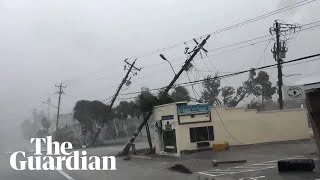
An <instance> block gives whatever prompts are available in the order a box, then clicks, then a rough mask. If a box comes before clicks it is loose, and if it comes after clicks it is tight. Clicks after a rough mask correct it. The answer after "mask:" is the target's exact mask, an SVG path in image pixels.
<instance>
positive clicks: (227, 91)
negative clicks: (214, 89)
mask: <svg viewBox="0 0 320 180" xmlns="http://www.w3.org/2000/svg"><path fill="white" fill-rule="evenodd" d="M234 93H235V89H234V88H233V87H231V86H225V87H223V88H221V96H222V98H223V99H222V102H223V105H225V106H229V105H230V102H231V100H232V96H233V95H234Z"/></svg>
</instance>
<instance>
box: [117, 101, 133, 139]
mask: <svg viewBox="0 0 320 180" xmlns="http://www.w3.org/2000/svg"><path fill="white" fill-rule="evenodd" d="M134 107H135V104H134V103H133V102H132V101H131V102H127V101H120V103H119V105H118V106H117V107H116V108H115V110H114V111H115V114H116V117H117V118H118V119H119V120H121V122H122V126H123V128H124V131H125V134H126V135H128V132H127V119H128V117H129V116H131V117H133V116H134V115H135V112H134V110H133V109H134Z"/></svg>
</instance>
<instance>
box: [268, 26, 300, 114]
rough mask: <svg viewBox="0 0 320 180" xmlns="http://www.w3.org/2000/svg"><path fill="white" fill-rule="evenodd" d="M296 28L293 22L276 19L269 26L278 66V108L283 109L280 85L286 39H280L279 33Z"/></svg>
mask: <svg viewBox="0 0 320 180" xmlns="http://www.w3.org/2000/svg"><path fill="white" fill-rule="evenodd" d="M296 28H299V27H298V26H296V25H293V24H285V23H279V22H278V21H277V20H276V21H275V22H274V24H273V27H272V28H270V30H269V31H270V33H271V34H275V36H276V42H275V43H274V46H273V49H272V50H271V52H272V53H273V57H274V59H275V60H276V61H277V68H278V83H277V85H278V94H279V109H280V110H283V97H282V86H283V80H282V77H283V74H282V63H283V60H282V59H283V58H286V52H287V50H288V48H287V47H286V41H285V40H283V41H281V39H280V35H283V34H286V33H287V32H288V31H294V32H295V30H296Z"/></svg>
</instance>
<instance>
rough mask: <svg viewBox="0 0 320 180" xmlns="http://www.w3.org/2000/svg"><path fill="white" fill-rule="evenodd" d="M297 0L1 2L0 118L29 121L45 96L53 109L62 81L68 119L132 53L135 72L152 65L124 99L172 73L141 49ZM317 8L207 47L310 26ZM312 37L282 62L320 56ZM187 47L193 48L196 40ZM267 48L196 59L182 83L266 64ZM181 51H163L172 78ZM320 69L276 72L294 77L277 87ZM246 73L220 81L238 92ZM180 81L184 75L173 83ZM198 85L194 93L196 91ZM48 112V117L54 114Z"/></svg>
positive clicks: (309, 66)
mask: <svg viewBox="0 0 320 180" xmlns="http://www.w3.org/2000/svg"><path fill="white" fill-rule="evenodd" d="M297 1H299V0H264V1H262V0H260V1H257V0H241V1H239V0H229V1H225V0H215V1H213V0H203V1H191V0H175V1H173V0H161V1H159V0H158V1H156V0H135V1H132V0H122V1H115V0H113V1H111V0H104V1H103V0H90V1H80V0H68V1H66V0H54V1H53V0H51V1H50V0H0V27H1V28H0V115H1V116H0V121H1V123H4V122H8V121H10V122H20V121H22V120H24V119H28V118H29V119H31V118H32V109H33V108H37V109H38V111H40V110H41V109H43V110H46V109H45V108H46V106H45V105H43V104H41V102H42V101H45V100H46V99H47V98H51V100H52V104H54V105H57V94H54V93H55V92H56V91H57V88H55V84H59V83H60V82H63V83H64V85H66V86H67V88H66V89H65V90H64V91H65V93H66V94H65V95H63V97H62V102H61V111H62V113H69V112H71V111H72V108H73V106H74V104H75V102H76V101H77V100H81V99H87V100H102V99H105V98H107V97H109V96H112V95H113V93H114V92H115V90H116V88H117V86H118V84H119V83H120V81H121V79H122V78H123V76H124V74H125V71H124V70H123V66H124V63H123V60H124V59H125V58H127V57H133V56H136V55H138V57H139V58H138V60H137V62H136V66H137V67H145V66H150V65H155V64H160V65H155V66H151V67H149V68H147V67H146V68H143V69H142V70H141V72H139V73H138V75H137V76H134V77H132V80H131V81H132V85H131V86H130V87H125V88H124V90H123V91H122V93H127V92H133V91H139V90H140V88H141V87H142V86H147V87H150V88H158V87H163V86H165V85H167V84H168V83H169V82H170V80H171V78H172V77H173V73H172V71H171V69H170V66H169V65H168V64H167V63H165V62H164V61H163V60H161V59H160V57H159V53H156V54H154V55H150V56H142V55H144V53H145V52H149V51H151V50H156V49H161V48H164V47H168V46H170V45H173V44H176V43H181V42H184V41H187V40H190V39H192V38H193V37H199V36H201V35H205V34H207V33H210V32H213V31H215V30H219V29H221V28H224V27H227V26H230V25H232V24H236V23H239V22H241V21H244V20H246V19H250V18H253V17H256V16H259V15H261V14H264V13H268V12H270V11H273V10H276V9H279V8H281V7H284V6H287V5H290V4H293V3H295V2H297ZM319 8H320V2H318V1H316V2H314V3H311V4H307V5H305V6H302V7H299V8H297V9H293V10H290V11H286V12H284V13H281V14H278V15H275V16H272V17H269V18H265V19H263V20H260V21H257V22H254V23H251V24H248V25H245V26H242V27H240V28H235V29H233V30H230V31H226V32H224V33H220V34H217V35H213V36H212V37H211V38H210V40H209V41H208V43H207V45H206V48H207V49H209V50H211V49H214V48H218V47H222V46H226V45H229V44H233V43H236V42H239V41H244V40H247V39H251V38H255V37H259V36H263V35H267V34H268V33H269V27H271V26H272V24H273V21H274V20H275V19H280V20H283V21H285V22H287V23H299V24H306V23H310V22H314V21H318V20H320V19H319V17H320V16H319V15H320V12H319ZM319 32H320V30H319V29H315V30H308V31H304V32H301V33H299V34H297V35H296V36H295V37H294V38H293V39H292V40H290V41H289V51H288V53H287V59H288V60H290V59H294V58H298V57H302V56H306V55H311V54H316V53H319V47H320V36H319ZM187 45H188V46H189V47H191V48H193V46H194V43H188V44H187ZM267 45H269V46H268V47H267V49H266V51H265V53H263V52H264V49H265V48H266V46H267ZM272 45H273V41H271V42H270V44H268V42H263V43H259V44H256V45H252V46H250V47H247V48H243V49H239V50H237V51H231V52H228V53H224V54H220V55H216V56H210V57H209V58H204V59H201V58H200V57H199V56H198V58H196V60H195V61H194V65H195V66H196V67H197V68H198V70H200V72H199V71H192V72H191V73H190V78H191V80H195V79H199V78H203V76H206V75H209V74H214V73H215V72H217V71H219V72H220V73H223V72H235V71H239V70H245V69H248V68H251V67H257V65H260V66H262V65H268V64H272V63H274V60H273V59H272V54H271V52H270V49H271V47H272ZM184 47H185V46H184V45H183V46H178V47H177V48H173V49H170V50H168V51H164V52H161V53H163V54H164V55H165V56H166V57H167V58H168V59H170V60H175V61H173V62H172V63H173V65H174V68H175V70H176V71H178V70H179V68H180V67H181V63H183V62H184V60H185V59H184V57H185V55H184V54H183V51H184ZM237 47H239V46H237ZM224 50H228V49H224ZM224 50H221V51H220V52H222V51H224ZM217 53H218V52H217ZM212 54H214V53H209V55H212ZM261 57H262V58H261ZM179 58H182V59H179ZM260 58H261V60H260ZM176 59H178V60H176ZM133 60H134V59H129V61H130V62H132V61H133ZM259 61H260V63H259V64H258V62H259ZM319 69H320V63H319V62H318V61H315V62H310V63H306V64H300V65H296V66H288V67H284V74H302V75H300V76H296V77H290V78H285V84H289V85H290V84H293V83H295V81H296V80H297V78H300V77H302V76H313V74H315V73H316V72H317V71H319ZM208 71H211V72H208ZM268 73H269V74H270V75H271V77H272V81H273V82H275V81H276V79H275V78H276V71H275V70H274V69H271V70H268ZM245 76H247V75H244V76H238V77H234V78H230V79H226V80H223V81H222V83H223V84H224V85H232V86H235V87H236V86H237V85H239V84H240V83H241V81H242V80H243V79H245ZM186 81H188V79H187V76H186V75H185V74H183V75H182V77H181V78H180V79H179V82H186ZM200 87H201V86H197V87H196V89H197V91H198V93H200V90H201V89H200ZM126 97H132V95H131V96H126ZM119 98H124V97H119ZM51 113H56V111H55V109H54V108H51Z"/></svg>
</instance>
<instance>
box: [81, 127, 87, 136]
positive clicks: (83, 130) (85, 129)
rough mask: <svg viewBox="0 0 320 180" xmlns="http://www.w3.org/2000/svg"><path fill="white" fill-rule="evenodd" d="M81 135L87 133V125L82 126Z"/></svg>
mask: <svg viewBox="0 0 320 180" xmlns="http://www.w3.org/2000/svg"><path fill="white" fill-rule="evenodd" d="M82 135H87V127H85V126H84V127H82Z"/></svg>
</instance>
